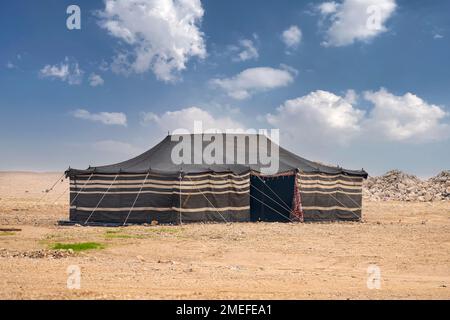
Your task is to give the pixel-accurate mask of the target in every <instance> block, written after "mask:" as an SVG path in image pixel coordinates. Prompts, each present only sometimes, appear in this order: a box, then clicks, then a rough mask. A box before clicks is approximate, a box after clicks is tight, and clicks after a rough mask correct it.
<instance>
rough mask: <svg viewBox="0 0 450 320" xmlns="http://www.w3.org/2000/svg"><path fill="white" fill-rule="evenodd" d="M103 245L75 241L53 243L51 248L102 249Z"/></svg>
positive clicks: (74, 249)
mask: <svg viewBox="0 0 450 320" xmlns="http://www.w3.org/2000/svg"><path fill="white" fill-rule="evenodd" d="M103 248H105V246H104V245H103V244H101V243H97V242H76V243H55V244H53V245H52V249H55V250H58V249H63V250H69V249H72V250H73V251H84V250H93V249H103Z"/></svg>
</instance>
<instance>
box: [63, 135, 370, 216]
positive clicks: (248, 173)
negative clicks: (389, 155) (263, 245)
mask: <svg viewBox="0 0 450 320" xmlns="http://www.w3.org/2000/svg"><path fill="white" fill-rule="evenodd" d="M218 139H219V140H220V141H222V142H223V149H222V150H215V151H214V152H213V153H219V155H220V158H221V159H223V161H216V162H215V163H213V164H207V163H205V160H204V159H202V160H201V162H198V163H194V164H192V163H191V164H186V163H181V164H176V163H174V161H173V157H172V152H173V150H174V148H175V147H176V145H177V144H179V141H185V142H186V141H187V142H188V143H190V144H191V145H192V146H193V147H192V151H191V153H192V154H191V156H192V157H191V158H192V159H194V158H195V152H196V151H195V150H197V151H198V149H196V148H195V145H196V143H197V146H198V143H200V146H201V151H200V152H202V151H203V150H205V148H207V147H208V145H211V143H212V142H214V141H218ZM255 141H256V146H257V148H252V146H253V145H254V144H252V143H253V142H255ZM228 146H232V147H231V148H230V147H228ZM261 146H266V147H267V150H271V147H278V146H277V145H275V144H274V143H273V142H272V141H271V140H270V139H268V138H267V137H266V136H265V135H256V134H255V135H248V134H245V135H244V134H242V135H239V134H212V135H207V134H194V135H178V136H176V135H172V136H171V135H168V136H167V137H166V138H165V139H164V140H162V141H161V142H160V143H158V144H157V145H156V146H155V147H153V148H151V149H150V150H148V151H146V152H144V153H143V154H141V155H139V156H137V157H135V158H133V159H130V160H127V161H124V162H120V163H117V164H112V165H107V166H99V167H89V168H88V169H86V170H77V169H68V170H67V171H66V176H68V177H69V178H70V220H71V221H73V222H78V223H91V222H100V223H117V224H125V223H151V222H152V221H154V220H156V221H158V222H160V223H181V222H194V221H226V222H232V221H259V220H262V221H333V220H352V221H357V220H360V218H361V201H362V192H361V191H362V181H363V179H364V178H367V173H366V172H365V171H364V170H346V169H343V168H340V167H332V166H326V165H323V164H320V163H316V162H312V161H309V160H306V159H304V158H301V157H299V156H297V155H295V154H294V153H291V152H289V151H287V150H286V149H283V148H281V147H278V150H279V153H278V156H277V157H276V161H278V162H277V163H278V167H277V170H276V172H271V173H270V174H265V173H264V168H265V166H266V165H263V164H261V162H260V161H257V162H254V161H251V159H259V158H258V155H259V154H260V152H259V151H260V149H261ZM273 156H274V157H275V155H273ZM230 159H232V160H233V161H232V162H230V161H229V160H230ZM238 159H240V161H239V160H238ZM230 163H231V164H230Z"/></svg>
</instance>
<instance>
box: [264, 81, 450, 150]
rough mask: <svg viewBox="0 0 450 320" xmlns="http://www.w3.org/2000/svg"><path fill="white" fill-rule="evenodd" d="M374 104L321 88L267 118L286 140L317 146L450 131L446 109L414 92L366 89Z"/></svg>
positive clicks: (435, 136) (436, 136)
mask: <svg viewBox="0 0 450 320" xmlns="http://www.w3.org/2000/svg"><path fill="white" fill-rule="evenodd" d="M362 96H363V98H364V99H365V100H366V101H369V102H371V103H372V107H371V108H370V109H369V110H367V111H366V110H364V109H362V108H359V107H358V106H357V101H358V95H357V94H356V93H355V92H354V91H353V90H349V91H347V93H346V94H345V95H344V96H339V95H336V94H334V93H331V92H327V91H323V90H318V91H314V92H311V93H309V94H307V95H305V96H302V97H299V98H296V99H292V100H287V101H286V102H285V103H283V104H282V105H281V106H280V107H278V108H277V110H276V112H275V113H273V114H267V115H266V120H267V122H268V123H269V124H270V125H272V126H273V127H276V128H280V129H281V132H282V134H284V136H285V138H287V141H292V139H295V138H298V137H308V139H306V140H304V141H314V143H318V144H334V143H335V142H338V143H340V144H347V143H348V142H350V141H351V140H353V139H356V138H358V139H362V140H363V141H368V140H377V139H378V140H381V141H392V142H426V141H432V140H443V139H446V138H448V137H449V135H450V126H449V124H448V122H447V123H446V122H445V118H446V117H447V116H448V113H446V112H445V110H444V109H443V108H442V107H439V106H436V105H433V104H429V103H427V102H425V101H424V100H423V99H421V98H419V97H417V96H416V95H414V94H412V93H406V94H405V95H403V96H396V95H394V94H392V93H390V92H388V91H387V90H386V89H380V90H379V91H376V92H372V91H367V92H364V93H363V95H362Z"/></svg>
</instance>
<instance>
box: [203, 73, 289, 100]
mask: <svg viewBox="0 0 450 320" xmlns="http://www.w3.org/2000/svg"><path fill="white" fill-rule="evenodd" d="M294 75H295V74H294V72H293V70H292V69H290V68H284V69H274V68H269V67H258V68H249V69H245V70H244V71H242V72H240V73H238V74H237V75H235V76H233V77H231V78H216V79H212V80H211V81H210V82H211V84H212V85H213V86H215V87H218V88H220V89H222V90H223V91H225V92H226V93H227V94H228V95H229V96H230V97H232V98H234V99H237V100H243V99H247V98H249V97H251V96H252V95H253V94H255V93H257V92H261V91H267V90H271V89H275V88H279V87H284V86H287V85H288V84H290V83H291V82H292V81H294Z"/></svg>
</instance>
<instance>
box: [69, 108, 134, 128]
mask: <svg viewBox="0 0 450 320" xmlns="http://www.w3.org/2000/svg"><path fill="white" fill-rule="evenodd" d="M72 115H73V116H74V117H75V118H79V119H84V120H89V121H94V122H101V123H103V124H107V125H120V126H126V125H127V116H126V115H125V114H124V113H122V112H99V113H90V112H89V111H87V110H84V109H77V110H75V111H73V112H72Z"/></svg>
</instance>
